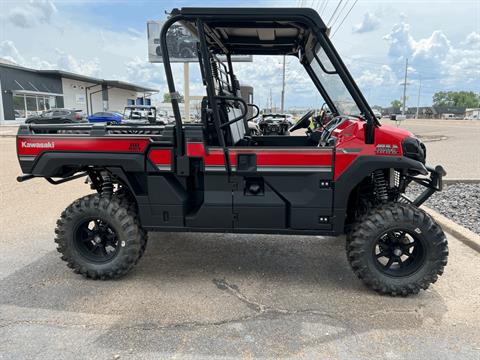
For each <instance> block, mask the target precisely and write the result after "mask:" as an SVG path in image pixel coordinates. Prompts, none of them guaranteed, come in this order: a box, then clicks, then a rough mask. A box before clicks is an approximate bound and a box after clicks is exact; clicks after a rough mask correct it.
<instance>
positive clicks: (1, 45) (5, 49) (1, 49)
mask: <svg viewBox="0 0 480 360" xmlns="http://www.w3.org/2000/svg"><path fill="white" fill-rule="evenodd" d="M0 58H4V59H7V60H8V61H11V62H13V63H15V64H18V65H21V64H24V63H25V59H24V58H23V56H22V55H20V52H19V51H18V49H17V48H16V47H15V44H14V43H13V41H10V40H4V41H2V42H0Z"/></svg>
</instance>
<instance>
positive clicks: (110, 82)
mask: <svg viewBox="0 0 480 360" xmlns="http://www.w3.org/2000/svg"><path fill="white" fill-rule="evenodd" d="M0 66H2V67H7V68H15V69H19V70H23V71H28V72H32V73H37V74H44V75H53V76H59V77H64V78H67V79H73V80H77V81H84V82H87V83H91V84H95V85H106V86H111V87H115V88H119V89H125V90H131V91H136V92H143V93H158V90H157V89H152V88H147V87H144V86H141V85H136V84H132V83H128V82H124V81H118V80H105V79H99V78H94V77H91V76H85V75H80V74H75V73H71V72H68V71H63V70H36V69H31V68H26V67H23V66H18V65H16V64H7V63H3V62H0ZM32 91H38V89H33V88H32Z"/></svg>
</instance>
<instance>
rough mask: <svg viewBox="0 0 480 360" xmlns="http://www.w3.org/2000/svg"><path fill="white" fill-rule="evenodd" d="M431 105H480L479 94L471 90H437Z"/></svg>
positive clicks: (471, 106) (473, 106) (469, 106)
mask: <svg viewBox="0 0 480 360" xmlns="http://www.w3.org/2000/svg"><path fill="white" fill-rule="evenodd" d="M433 106H458V107H465V108H476V107H480V94H476V93H474V92H473V91H438V92H436V93H435V94H434V95H433Z"/></svg>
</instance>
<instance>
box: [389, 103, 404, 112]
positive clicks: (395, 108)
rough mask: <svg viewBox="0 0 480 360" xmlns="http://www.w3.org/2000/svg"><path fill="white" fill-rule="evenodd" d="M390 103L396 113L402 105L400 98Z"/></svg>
mask: <svg viewBox="0 0 480 360" xmlns="http://www.w3.org/2000/svg"><path fill="white" fill-rule="evenodd" d="M390 105H392V108H393V112H395V113H398V112H400V109H401V108H402V106H403V103H402V102H401V101H400V100H393V101H392V102H391V103H390Z"/></svg>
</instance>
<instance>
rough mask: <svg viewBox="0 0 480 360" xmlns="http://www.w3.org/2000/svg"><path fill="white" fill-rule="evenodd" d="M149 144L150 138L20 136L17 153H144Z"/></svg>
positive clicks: (29, 154)
mask: <svg viewBox="0 0 480 360" xmlns="http://www.w3.org/2000/svg"><path fill="white" fill-rule="evenodd" d="M149 143H150V139H148V138H128V139H127V138H116V139H114V138H95V137H52V136H50V137H49V136H38V135H36V136H34V137H29V136H25V137H24V136H19V137H18V139H17V153H18V155H20V156H36V155H38V154H40V153H42V152H45V151H89V152H90V151H91V152H124V153H142V152H144V151H145V149H146V147H147V145H148V144H149Z"/></svg>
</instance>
